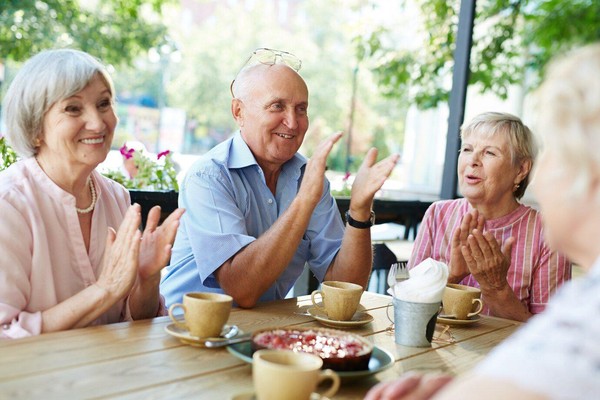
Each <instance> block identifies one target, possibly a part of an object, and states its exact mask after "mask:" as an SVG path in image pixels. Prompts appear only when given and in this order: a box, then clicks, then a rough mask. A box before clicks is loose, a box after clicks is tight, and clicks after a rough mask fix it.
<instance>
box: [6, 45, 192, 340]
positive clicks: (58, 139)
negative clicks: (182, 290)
mask: <svg viewBox="0 0 600 400" xmlns="http://www.w3.org/2000/svg"><path fill="white" fill-rule="evenodd" d="M114 97H115V91H114V88H113V83H112V80H111V78H110V76H109V75H108V72H107V71H106V69H105V67H104V66H103V65H102V64H101V63H100V62H99V61H98V60H96V59H95V58H93V57H92V56H90V55H89V54H87V53H84V52H81V51H77V50H70V49H62V50H49V51H43V52H41V53H39V54H37V55H36V56H34V57H32V58H31V59H30V60H29V61H27V62H26V63H25V65H24V66H23V67H22V68H21V70H20V71H19V72H18V74H17V76H16V77H15V78H14V80H13V82H12V83H11V85H10V88H9V89H8V91H7V93H6V97H5V99H4V107H3V111H4V113H5V121H6V126H7V138H8V140H9V143H10V144H11V146H12V147H13V148H14V149H15V151H17V153H18V154H19V155H20V156H21V158H22V159H21V160H20V161H18V162H17V163H15V164H13V165H12V166H11V167H10V168H8V169H7V170H5V171H3V172H2V173H0V215H1V216H2V224H0V254H1V255H2V256H1V257H2V261H0V337H1V338H20V337H25V336H31V335H37V334H40V333H46V332H53V331H60V330H66V329H71V328H78V327H84V326H88V325H98V324H107V323H112V322H119V321H125V320H131V319H143V318H151V317H155V316H157V315H163V314H164V312H165V308H164V299H162V298H161V296H160V294H159V282H160V271H161V269H162V268H163V267H164V266H165V265H166V263H167V262H168V260H169V257H170V255H171V245H172V243H173V241H174V238H175V233H176V232H177V227H178V224H179V218H180V216H181V214H182V213H183V210H178V211H176V212H173V213H172V214H171V216H170V217H169V218H167V220H166V221H165V222H164V224H163V225H162V226H160V227H159V226H157V225H158V219H159V216H160V207H154V208H153V209H152V210H151V211H150V215H149V216H148V221H147V224H146V229H145V230H144V232H143V235H142V233H141V232H140V231H139V229H138V226H139V225H140V222H141V217H140V207H139V205H131V203H130V198H129V192H128V191H127V190H126V189H125V188H123V187H122V186H120V185H118V184H117V183H116V182H113V181H111V180H109V179H107V178H105V177H103V176H102V175H101V174H99V173H98V172H97V171H95V168H96V166H98V164H100V163H101V162H102V161H104V159H105V158H106V156H107V154H108V152H109V150H110V145H111V142H112V139H113V135H114V130H115V126H116V124H117V116H116V114H115V109H114ZM115 230H116V231H115Z"/></svg>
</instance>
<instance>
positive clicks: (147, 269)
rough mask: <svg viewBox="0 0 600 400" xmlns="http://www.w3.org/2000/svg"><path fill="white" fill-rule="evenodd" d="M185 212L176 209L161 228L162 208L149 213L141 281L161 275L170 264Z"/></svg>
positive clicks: (141, 260)
mask: <svg viewBox="0 0 600 400" xmlns="http://www.w3.org/2000/svg"><path fill="white" fill-rule="evenodd" d="M184 212H185V209H183V208H178V209H176V210H175V211H173V212H172V213H171V214H170V215H169V216H168V217H167V218H166V219H165V220H164V222H163V223H162V225H161V226H158V222H159V221H160V207H159V206H154V207H152V209H151V210H150V212H149V213H148V218H147V220H146V227H145V229H144V233H143V235H142V240H141V242H142V243H141V247H140V258H139V261H140V266H139V274H140V279H141V280H146V279H149V278H151V277H153V276H157V275H160V271H161V270H162V269H163V268H164V267H165V266H166V265H167V263H168V262H169V260H170V258H171V248H172V246H173V242H174V241H175V235H176V234H177V228H178V227H179V220H180V219H181V216H182V215H183V213H184Z"/></svg>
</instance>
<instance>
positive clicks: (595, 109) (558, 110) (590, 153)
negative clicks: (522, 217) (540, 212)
mask: <svg viewBox="0 0 600 400" xmlns="http://www.w3.org/2000/svg"><path fill="white" fill-rule="evenodd" d="M536 108H537V114H538V118H537V121H536V127H537V128H538V130H539V132H540V133H541V134H543V139H544V141H543V143H544V147H545V148H547V149H548V150H549V151H552V152H553V154H554V155H556V156H557V157H558V160H561V161H563V162H559V163H558V164H557V165H556V168H554V170H555V173H556V174H562V175H566V176H568V177H570V180H571V182H572V186H571V190H570V193H569V194H571V195H581V194H582V193H584V192H585V191H587V190H589V188H590V187H591V186H592V185H593V179H594V177H595V176H597V171H598V170H599V169H600V151H598V149H600V44H592V45H588V46H585V47H582V48H580V49H577V50H574V51H571V52H570V53H568V54H566V55H564V56H562V57H559V58H557V59H555V60H554V61H553V62H551V63H550V65H549V67H548V69H547V74H546V77H545V79H544V82H543V83H542V85H541V86H540V88H539V89H538V91H537V93H536ZM574 171H575V173H574Z"/></svg>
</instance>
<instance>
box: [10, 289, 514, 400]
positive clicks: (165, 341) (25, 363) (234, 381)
mask: <svg viewBox="0 0 600 400" xmlns="http://www.w3.org/2000/svg"><path fill="white" fill-rule="evenodd" d="M390 303H391V298H390V297H389V296H384V295H378V294H374V293H370V292H365V294H364V295H363V298H362V299H361V309H363V310H364V311H366V312H368V313H369V314H371V315H372V316H373V317H374V321H373V322H371V323H370V324H367V325H365V326H362V327H359V328H358V329H352V330H351V332H353V333H356V334H359V335H362V336H364V337H366V338H367V339H368V340H370V341H371V342H373V343H374V344H375V345H377V346H379V347H380V348H382V349H385V350H387V351H389V352H390V353H391V354H392V355H393V357H394V359H395V363H394V365H393V366H392V367H391V368H389V369H387V370H385V371H382V372H380V373H378V374H376V375H374V376H369V377H366V378H362V379H355V380H351V381H349V380H344V381H343V384H342V388H341V389H340V392H339V393H338V395H336V396H335V399H358V398H362V397H363V396H364V394H365V393H366V391H367V390H368V389H369V388H370V387H372V386H373V385H374V384H376V383H377V382H379V381H380V380H385V379H393V378H395V377H397V376H399V375H400V374H401V373H403V372H405V371H409V370H439V371H445V372H449V373H453V374H459V373H463V372H465V371H467V370H469V369H470V368H472V367H473V365H474V364H475V363H477V362H478V361H479V360H480V359H481V358H482V357H483V356H484V355H485V354H487V352H489V351H490V350H491V349H492V348H493V347H494V346H496V345H497V344H498V343H499V342H500V341H502V340H503V339H504V338H506V337H507V336H508V335H509V334H510V333H512V332H513V331H514V330H515V329H516V328H517V327H518V326H519V325H520V324H519V323H517V322H514V321H508V320H503V319H498V318H490V317H482V318H481V320H480V322H478V323H476V324H474V325H469V326H465V327H451V328H450V333H451V334H452V336H453V338H454V341H453V342H452V343H450V342H448V341H434V343H433V345H432V347H431V348H412V347H405V346H400V345H396V344H395V343H394V336H393V331H392V330H391V329H390V328H391V327H392V323H391V321H390V317H392V314H393V310H392V308H391V307H389V308H388V306H389V305H390ZM311 306H312V303H311V301H310V297H309V296H303V297H300V298H298V299H287V300H282V301H275V302H268V303H262V304H259V305H258V306H257V307H256V308H254V309H251V310H243V309H234V310H232V313H231V316H230V319H229V321H228V323H229V324H236V325H238V326H239V327H240V329H242V330H243V331H244V332H253V331H255V330H258V329H264V328H269V327H282V326H299V327H319V326H321V325H320V324H319V323H318V322H317V321H316V320H314V319H313V318H312V317H311V316H309V315H306V310H307V309H308V308H309V307H311ZM388 314H389V315H388ZM170 323H171V320H170V319H169V318H168V317H160V318H155V319H151V320H145V321H136V322H125V323H119V324H112V325H106V326H99V327H90V328H85V329H77V330H70V331H65V332H57V333H51V334H44V335H40V336H37V337H32V338H26V339H20V340H12V341H2V342H0V393H2V396H1V397H3V398H15V399H38V398H44V399H54V398H56V399H63V398H126V399H142V398H143V399H149V398H161V399H164V398H178V399H185V398H207V399H208V398H210V399H231V398H232V397H233V396H235V395H236V394H239V393H243V392H249V391H251V390H252V368H251V366H250V365H249V364H246V363H245V362H244V361H242V360H240V359H238V358H237V357H234V356H233V355H231V354H230V353H229V352H228V351H227V350H226V349H224V348H221V349H205V348H200V347H193V346H189V345H186V344H183V343H181V342H180V341H179V340H177V339H176V338H173V337H171V336H170V335H169V334H167V333H166V332H165V327H166V326H167V325H169V324H170ZM444 327H445V326H443V325H438V326H437V329H436V334H437V335H439V334H440V333H441V331H442V330H443V329H444ZM444 337H445V338H448V337H449V336H448V335H447V334H446V335H445V336H444Z"/></svg>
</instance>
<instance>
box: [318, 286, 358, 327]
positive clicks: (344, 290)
mask: <svg viewBox="0 0 600 400" xmlns="http://www.w3.org/2000/svg"><path fill="white" fill-rule="evenodd" d="M318 294H320V295H321V297H322V298H323V305H320V304H317V301H316V300H315V296H317V295H318ZM362 294H363V287H362V286H360V285H357V284H355V283H350V282H339V281H325V282H323V283H322V284H321V288H320V289H318V290H315V291H313V292H312V294H311V299H312V303H313V305H314V306H315V308H316V309H318V310H321V311H322V312H324V313H325V314H327V318H329V319H331V320H335V321H349V320H351V319H352V316H353V315H354V314H355V313H356V310H357V309H358V305H359V304H360V297H361V296H362Z"/></svg>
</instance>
